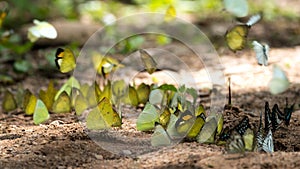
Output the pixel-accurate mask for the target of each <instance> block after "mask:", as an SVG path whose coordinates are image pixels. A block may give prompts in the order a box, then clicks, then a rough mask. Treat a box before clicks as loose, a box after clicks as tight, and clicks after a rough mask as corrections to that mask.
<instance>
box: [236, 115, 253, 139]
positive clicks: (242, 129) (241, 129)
mask: <svg viewBox="0 0 300 169" xmlns="http://www.w3.org/2000/svg"><path fill="white" fill-rule="evenodd" d="M249 127H250V124H249V118H248V117H247V116H245V117H244V118H243V119H242V121H241V122H240V123H239V124H238V125H237V126H235V127H234V130H235V131H236V132H237V133H239V134H240V135H241V136H242V135H244V133H245V132H246V130H247V129H248V128H249Z"/></svg>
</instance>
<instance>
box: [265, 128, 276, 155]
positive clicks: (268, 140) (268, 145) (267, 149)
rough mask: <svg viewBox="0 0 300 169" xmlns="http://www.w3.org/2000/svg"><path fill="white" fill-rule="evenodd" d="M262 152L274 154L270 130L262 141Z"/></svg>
mask: <svg viewBox="0 0 300 169" xmlns="http://www.w3.org/2000/svg"><path fill="white" fill-rule="evenodd" d="M263 150H264V151H265V152H267V153H273V152H274V144H273V135H272V131H271V130H269V132H268V134H267V136H266V137H265V139H264V142H263Z"/></svg>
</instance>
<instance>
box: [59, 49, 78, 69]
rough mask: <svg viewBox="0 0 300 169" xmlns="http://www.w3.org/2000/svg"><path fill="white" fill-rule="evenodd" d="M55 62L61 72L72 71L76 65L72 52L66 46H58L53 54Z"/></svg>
mask: <svg viewBox="0 0 300 169" xmlns="http://www.w3.org/2000/svg"><path fill="white" fill-rule="evenodd" d="M55 64H56V66H57V68H58V69H59V70H60V72H62V73H68V72H70V71H72V70H73V69H74V68H75V67H76V59H75V56H74V54H73V52H72V51H71V50H70V49H68V48H65V49H62V48H58V49H57V50H56V54H55Z"/></svg>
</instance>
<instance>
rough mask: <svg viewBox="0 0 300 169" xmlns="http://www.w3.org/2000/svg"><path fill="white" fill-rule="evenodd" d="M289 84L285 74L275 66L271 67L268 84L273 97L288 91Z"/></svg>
mask: <svg viewBox="0 0 300 169" xmlns="http://www.w3.org/2000/svg"><path fill="white" fill-rule="evenodd" d="M289 85H290V82H289V80H288V78H287V77H286V74H285V72H284V71H283V70H282V69H281V68H280V67H279V66H277V65H274V66H273V76H272V78H271V80H270V82H269V84H268V87H269V90H270V92H271V93H272V94H273V95H276V94H279V93H282V92H284V91H286V90H287V89H288V87H289Z"/></svg>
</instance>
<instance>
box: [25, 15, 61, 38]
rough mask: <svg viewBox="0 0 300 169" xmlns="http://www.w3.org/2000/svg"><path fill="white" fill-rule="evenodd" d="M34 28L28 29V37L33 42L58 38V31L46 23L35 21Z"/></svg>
mask: <svg viewBox="0 0 300 169" xmlns="http://www.w3.org/2000/svg"><path fill="white" fill-rule="evenodd" d="M33 23H34V24H35V25H34V26H32V27H30V28H29V29H28V34H27V37H28V39H29V40H30V41H31V42H35V41H37V40H38V39H39V38H48V39H55V38H56V37H57V32H56V29H55V28H54V26H53V25H51V24H50V23H48V22H46V21H39V20H36V19H35V20H33Z"/></svg>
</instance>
